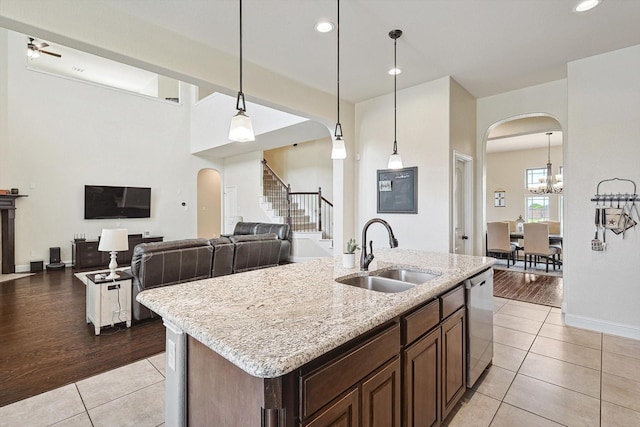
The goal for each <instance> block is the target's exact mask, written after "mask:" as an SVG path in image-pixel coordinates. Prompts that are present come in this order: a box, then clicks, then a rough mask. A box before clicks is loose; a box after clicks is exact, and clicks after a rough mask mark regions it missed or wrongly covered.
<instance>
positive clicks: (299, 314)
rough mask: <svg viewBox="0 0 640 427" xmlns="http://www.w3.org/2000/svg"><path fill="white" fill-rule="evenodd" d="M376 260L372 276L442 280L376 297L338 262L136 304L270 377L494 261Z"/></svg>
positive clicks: (415, 256)
mask: <svg viewBox="0 0 640 427" xmlns="http://www.w3.org/2000/svg"><path fill="white" fill-rule="evenodd" d="M357 256H359V254H357ZM375 256H376V258H375V259H374V261H373V262H372V263H371V265H370V266H369V271H370V272H373V271H375V270H380V269H384V268H389V267H391V266H400V267H411V268H413V269H416V270H421V271H425V272H432V273H439V274H440V276H438V277H436V278H434V279H431V280H430V281H428V282H426V283H424V284H421V285H417V286H416V287H415V288H413V289H410V290H408V291H405V292H401V293H396V294H392V293H381V292H375V291H371V290H367V289H361V288H357V287H354V286H348V285H344V284H341V283H337V282H336V281H335V280H334V279H335V278H338V277H343V276H355V275H361V274H366V272H360V271H359V267H358V266H357V265H356V268H352V269H345V268H343V267H342V261H341V257H340V256H337V257H327V258H321V259H317V260H314V261H309V262H304V263H296V264H287V265H283V266H280V267H273V268H265V269H261V270H254V271H250V272H246V273H240V274H233V275H229V276H222V277H216V278H212V279H205V280H198V281H194V282H187V283H182V284H179V285H173V286H166V287H162V288H156V289H150V290H146V291H143V292H141V293H140V294H138V296H137V300H138V301H139V302H140V303H142V304H144V305H145V306H147V307H149V308H150V309H151V310H153V311H155V312H156V313H158V314H159V315H161V316H162V317H163V318H164V319H166V320H168V321H170V322H171V323H173V324H175V325H176V326H178V327H179V328H181V329H182V330H183V331H184V332H186V333H187V334H189V335H190V336H192V337H194V338H195V339H197V340H198V341H200V342H201V343H203V344H204V345H206V346H207V347H209V348H210V349H211V350H213V351H215V352H216V353H218V354H220V355H221V356H222V357H224V358H226V359H227V360H229V361H230V362H232V363H234V364H235V365H236V366H238V367H239V368H241V369H242V370H244V371H245V372H247V373H248V374H250V375H253V376H255V377H260V378H275V377H279V376H282V375H284V374H287V373H289V372H291V371H293V370H294V369H296V368H299V367H300V366H302V365H304V364H305V363H307V362H310V361H311V360H313V359H315V358H317V357H318V356H321V355H322V354H325V353H326V352H328V351H330V350H332V349H334V348H336V347H338V346H340V345H341V344H344V343H346V342H347V341H349V340H351V339H352V338H355V337H357V336H359V335H361V334H362V333H364V332H366V331H368V330H370V329H372V328H374V327H376V326H378V325H381V324H382V323H384V322H386V321H388V320H390V319H393V318H394V317H396V316H398V315H399V314H401V313H404V312H405V311H407V310H409V309H411V308H413V307H415V306H416V305H418V304H420V303H422V302H424V301H428V300H430V299H432V298H433V297H435V296H436V295H438V294H441V293H443V292H445V291H446V290H448V289H449V288H452V287H453V286H455V285H456V284H458V283H460V282H461V281H462V280H464V279H466V278H467V277H470V276H472V275H474V274H476V273H478V272H480V271H483V270H485V269H487V268H489V267H490V266H491V265H493V263H494V262H495V260H494V259H493V258H487V257H474V256H465V255H454V254H445V253H434V252H424V251H415V250H408V249H376V250H375ZM356 264H358V263H357V262H356Z"/></svg>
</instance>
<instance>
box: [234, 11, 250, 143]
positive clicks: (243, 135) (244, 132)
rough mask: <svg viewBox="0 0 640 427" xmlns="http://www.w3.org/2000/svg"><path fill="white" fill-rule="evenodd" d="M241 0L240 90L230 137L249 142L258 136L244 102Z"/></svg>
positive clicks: (237, 140)
mask: <svg viewBox="0 0 640 427" xmlns="http://www.w3.org/2000/svg"><path fill="white" fill-rule="evenodd" d="M239 2H240V90H239V91H238V98H237V100H236V110H237V111H238V112H237V113H236V115H235V116H233V117H232V118H231V125H230V126H229V139H230V140H231V141H236V142H248V141H255V140H256V137H255V134H254V133H253V125H252V124H251V119H250V118H249V116H247V114H246V111H247V108H246V105H245V102H244V93H243V92H242V0H239Z"/></svg>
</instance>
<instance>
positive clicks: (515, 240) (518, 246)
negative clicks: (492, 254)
mask: <svg viewBox="0 0 640 427" xmlns="http://www.w3.org/2000/svg"><path fill="white" fill-rule="evenodd" d="M501 222H506V223H507V224H509V234H511V233H513V232H515V231H516V222H515V221H513V220H510V219H503V220H502V221H501ZM509 240H511V243H513V244H514V245H516V260H517V259H518V251H521V250H522V249H524V248H523V247H522V245H521V244H520V240H522V238H521V237H512V236H509Z"/></svg>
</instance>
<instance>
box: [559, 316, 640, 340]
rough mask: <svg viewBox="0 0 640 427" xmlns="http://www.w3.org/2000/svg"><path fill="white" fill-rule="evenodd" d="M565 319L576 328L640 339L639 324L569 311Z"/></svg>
mask: <svg viewBox="0 0 640 427" xmlns="http://www.w3.org/2000/svg"><path fill="white" fill-rule="evenodd" d="M564 321H565V323H566V324H567V325H569V326H574V327H576V328H583V329H590V330H593V331H598V332H602V333H605V334H610V335H617V336H620V337H625V338H631V339H634V340H640V327H637V326H632V325H627V324H624V323H618V322H610V321H607V320H602V319H594V318H592V317H586V316H580V315H577V314H569V313H567V314H565V316H564Z"/></svg>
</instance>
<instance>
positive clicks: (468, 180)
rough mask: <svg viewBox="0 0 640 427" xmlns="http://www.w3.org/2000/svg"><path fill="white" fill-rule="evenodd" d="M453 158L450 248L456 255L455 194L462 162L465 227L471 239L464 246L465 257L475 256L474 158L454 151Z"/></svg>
mask: <svg viewBox="0 0 640 427" xmlns="http://www.w3.org/2000/svg"><path fill="white" fill-rule="evenodd" d="M451 157H452V168H451V172H452V173H451V182H452V187H451V201H452V203H451V206H452V212H451V241H450V247H451V252H452V253H455V248H456V229H455V225H456V223H457V219H458V218H457V212H458V209H457V208H458V206H457V203H458V201H457V199H456V197H455V194H454V190H455V188H456V184H457V183H456V165H457V163H458V161H462V162H463V163H464V165H465V167H464V182H463V186H464V205H465V206H464V216H465V218H464V227H465V232H466V235H467V236H469V239H468V240H467V242H466V243H465V245H464V254H465V255H473V252H474V247H475V245H474V235H475V234H474V217H473V213H474V210H473V194H474V193H473V157H471V156H469V155H467V154H464V153H461V152H459V151H456V150H453V156H451Z"/></svg>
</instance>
